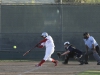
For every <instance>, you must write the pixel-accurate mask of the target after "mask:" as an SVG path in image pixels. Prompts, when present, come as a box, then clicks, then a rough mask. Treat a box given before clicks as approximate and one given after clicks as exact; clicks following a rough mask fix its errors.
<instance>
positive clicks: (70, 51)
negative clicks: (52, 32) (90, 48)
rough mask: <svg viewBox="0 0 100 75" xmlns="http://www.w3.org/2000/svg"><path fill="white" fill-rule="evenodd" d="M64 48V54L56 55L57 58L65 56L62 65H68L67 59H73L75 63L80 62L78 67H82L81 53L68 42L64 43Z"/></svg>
mask: <svg viewBox="0 0 100 75" xmlns="http://www.w3.org/2000/svg"><path fill="white" fill-rule="evenodd" d="M64 47H65V49H66V51H65V52H64V53H62V54H61V53H60V52H58V53H57V56H58V58H61V57H62V56H64V55H66V58H65V60H64V62H63V64H68V61H69V58H75V59H76V60H77V61H79V62H80V64H79V65H83V64H84V63H83V60H82V57H83V53H82V51H80V50H78V49H77V48H75V47H74V46H73V45H71V44H70V42H68V41H67V42H65V43H64Z"/></svg>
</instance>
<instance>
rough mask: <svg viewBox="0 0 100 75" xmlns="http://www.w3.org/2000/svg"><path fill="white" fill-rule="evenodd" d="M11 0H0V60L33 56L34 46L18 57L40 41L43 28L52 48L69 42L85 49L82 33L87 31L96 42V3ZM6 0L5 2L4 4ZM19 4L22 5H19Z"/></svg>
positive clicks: (98, 17)
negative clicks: (31, 49)
mask: <svg viewBox="0 0 100 75" xmlns="http://www.w3.org/2000/svg"><path fill="white" fill-rule="evenodd" d="M12 1H13V2H12ZM12 1H11V0H2V1H1V3H3V4H1V6H0V10H1V11H0V53H1V54H0V55H1V56H0V59H3V58H4V59H32V57H34V58H35V56H36V55H38V51H39V49H37V48H36V49H35V52H34V51H33V52H32V53H31V54H30V55H28V56H26V57H22V54H23V53H24V52H25V51H27V50H28V49H30V48H32V47H33V46H34V45H35V44H37V43H38V42H39V41H40V40H41V38H40V35H41V33H42V32H44V31H46V32H48V33H49V34H50V35H51V36H52V37H53V39H54V42H55V51H64V47H63V43H64V42H65V41H70V42H71V43H72V44H74V45H75V46H76V47H77V48H79V49H80V50H82V51H85V47H84V42H83V36H82V34H83V32H89V33H90V34H91V35H93V36H94V37H95V39H96V40H97V42H98V43H100V40H99V38H100V29H99V28H100V22H99V20H100V5H98V4H95V5H94V4H93V5H92V4H91V5H88V4H86V5H83V4H82V5H81V4H79V5H76V4H70V5H69V4H61V1H60V4H57V3H55V4H45V3H44V2H43V3H44V4H39V5H34V3H36V1H35V0H34V1H33V0H29V1H30V2H28V1H27V2H28V3H29V4H28V5H27V3H26V1H25V0H19V1H18V0H12ZM21 1H22V2H21ZM41 1H42V0H41ZM51 1H52V0H51ZM66 1H68V0H66ZM69 1H70V2H71V0H69ZM77 1H78V0H77ZM54 2H57V1H54ZM72 2H73V1H72ZM7 3H8V4H9V5H6V4H7ZM10 3H11V4H10ZM13 3H14V4H16V3H18V5H17V4H16V5H13ZM20 3H22V4H24V5H19V4H20ZM30 3H33V5H31V4H30ZM37 3H39V0H37ZM40 3H41V2H40ZM46 3H47V2H46ZM58 3H59V2H58ZM64 3H65V2H64ZM14 45H15V46H17V48H16V49H14V48H13V46H14ZM43 52H44V49H43V50H41V51H40V55H39V56H38V58H39V57H40V58H41V56H42V55H43ZM14 53H15V54H14ZM34 53H35V54H34ZM54 56H55V57H56V55H54ZM7 57H8V58H7ZM36 59H37V58H36Z"/></svg>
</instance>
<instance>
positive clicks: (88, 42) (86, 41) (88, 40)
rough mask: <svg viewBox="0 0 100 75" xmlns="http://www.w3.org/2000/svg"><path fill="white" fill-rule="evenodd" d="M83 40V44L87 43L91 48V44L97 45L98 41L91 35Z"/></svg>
mask: <svg viewBox="0 0 100 75" xmlns="http://www.w3.org/2000/svg"><path fill="white" fill-rule="evenodd" d="M84 42H85V45H87V46H88V47H89V48H90V49H92V44H94V46H97V45H98V43H97V42H96V40H95V39H94V38H93V37H92V36H90V37H89V38H88V39H84Z"/></svg>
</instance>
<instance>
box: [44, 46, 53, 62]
mask: <svg viewBox="0 0 100 75" xmlns="http://www.w3.org/2000/svg"><path fill="white" fill-rule="evenodd" d="M53 53H54V47H48V48H46V51H45V56H44V58H43V59H44V60H45V61H47V60H48V61H52V58H51V55H52V54H53Z"/></svg>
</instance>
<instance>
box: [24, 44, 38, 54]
mask: <svg viewBox="0 0 100 75" xmlns="http://www.w3.org/2000/svg"><path fill="white" fill-rule="evenodd" d="M38 45H39V44H37V45H35V46H34V47H33V48H31V49H30V50H28V51H27V52H25V53H24V54H23V56H25V55H26V54H28V53H29V52H30V51H31V50H33V49H34V48H35V47H37V46H38Z"/></svg>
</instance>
